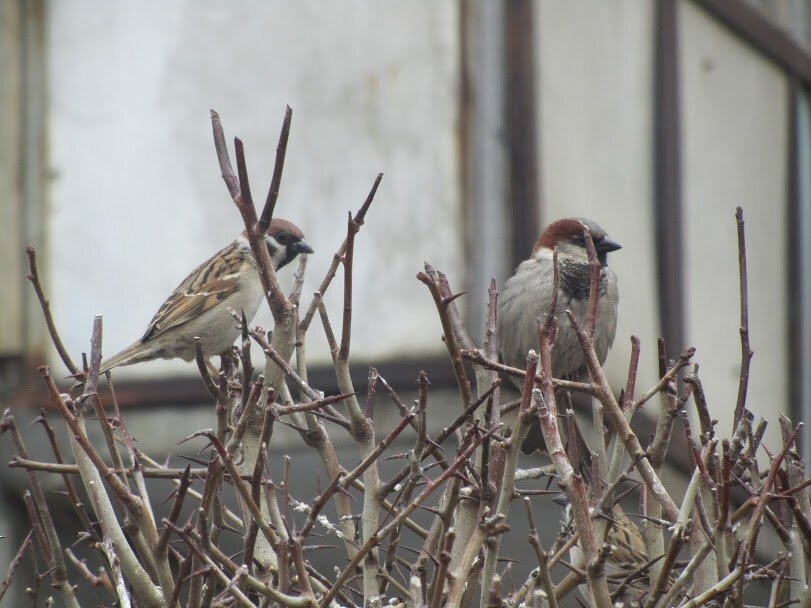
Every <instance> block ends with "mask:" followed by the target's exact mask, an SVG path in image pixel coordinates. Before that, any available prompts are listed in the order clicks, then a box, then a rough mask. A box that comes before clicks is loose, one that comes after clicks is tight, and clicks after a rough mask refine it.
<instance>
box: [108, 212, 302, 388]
mask: <svg viewBox="0 0 811 608" xmlns="http://www.w3.org/2000/svg"><path fill="white" fill-rule="evenodd" d="M265 243H266V244H267V248H268V252H269V253H270V259H271V261H272V263H273V268H274V270H277V271H278V270H280V269H281V268H283V267H284V266H286V265H287V264H289V263H290V262H292V261H293V260H294V259H296V256H297V255H299V254H300V253H313V249H312V247H310V245H308V244H307V242H306V241H305V240H304V234H303V233H302V232H301V230H300V229H299V228H298V226H296V225H295V224H293V223H292V222H288V221H287V220H284V219H279V218H273V219H272V220H271V222H270V226H269V227H268V231H267V234H266V235H265ZM263 297H264V293H263V289H262V283H261V281H260V279H259V273H258V272H257V271H256V262H255V261H254V259H253V254H252V253H251V247H250V244H249V243H248V236H247V234H246V233H245V232H244V231H243V232H242V233H241V234H240V235H239V236H237V238H235V239H234V240H233V241H232V242H231V243H230V244H229V245H227V246H226V247H224V248H223V249H220V250H219V251H218V252H217V253H215V254H214V255H213V256H211V257H210V258H209V259H208V260H206V261H205V262H203V263H202V264H200V266H198V267H197V268H195V269H194V270H192V272H191V274H189V276H187V277H186V278H185V279H184V280H183V282H182V283H180V285H178V286H177V288H175V290H174V291H173V292H172V293H171V294H170V295H169V297H168V298H166V301H165V302H164V303H163V304H162V305H161V307H160V308H159V309H158V312H156V313H155V316H154V317H152V321H150V322H149V326H148V327H147V328H146V331H145V332H144V335H143V336H141V338H140V339H139V340H137V341H136V342H134V343H133V344H131V345H130V346H128V347H127V348H125V349H124V350H122V351H121V352H120V353H118V354H116V355H114V356H112V357H110V358H109V359H107V360H105V361H102V363H101V373H105V372H107V371H109V370H111V369H113V368H114V367H118V366H121V365H132V364H133V363H141V362H143V361H151V360H153V359H173V358H180V359H183V360H184V361H191V360H192V359H194V357H195V348H194V338H195V337H199V338H201V341H202V342H201V346H202V348H203V355H204V356H205V357H206V359H208V358H209V357H211V356H214V355H220V354H223V353H224V352H227V351H228V350H229V349H230V347H231V346H232V345H233V343H234V340H236V339H237V337H238V336H239V334H240V329H239V327H238V326H237V324H236V323H235V322H234V318H233V317H232V315H231V314H230V312H229V309H233V310H235V311H236V312H238V313H239V312H241V313H243V314H244V315H245V319H246V320H247V321H248V322H250V321H251V320H252V319H253V317H254V315H256V311H257V310H259V305H260V304H261V302H262V299H263Z"/></svg>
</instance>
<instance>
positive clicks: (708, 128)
mask: <svg viewBox="0 0 811 608" xmlns="http://www.w3.org/2000/svg"><path fill="white" fill-rule="evenodd" d="M680 7H681V11H680V17H681V27H682V39H681V45H682V65H681V70H682V82H683V85H684V86H683V91H684V96H683V112H684V122H683V124H684V130H683V133H684V140H683V141H684V154H683V159H684V162H683V167H684V175H683V177H684V179H683V183H684V209H685V230H684V238H685V240H684V254H685V257H684V260H685V273H684V276H685V278H686V280H687V294H686V296H687V299H686V309H685V310H686V314H685V319H686V323H687V327H686V331H687V338H688V340H689V342H690V344H692V345H694V346H695V347H696V348H697V349H698V351H697V353H696V360H697V361H698V362H699V363H700V364H701V369H700V374H699V375H700V376H701V378H702V380H703V383H704V387H705V390H706V393H707V399H708V402H709V405H710V407H711V408H712V414H713V417H717V418H718V419H719V421H720V427H719V428H720V431H721V433H728V432H729V429H731V428H732V418H733V414H734V410H735V403H736V400H737V394H738V377H739V373H740V359H741V355H740V341H739V327H740V313H739V310H740V306H739V281H738V255H737V251H738V250H737V231H736V226H735V219H734V212H735V207H737V206H741V207H743V211H744V219H745V220H746V241H747V242H746V246H747V267H748V274H749V325H750V341H751V347H752V350H753V351H754V353H755V354H754V357H753V358H752V364H751V376H750V384H749V396H748V400H747V405H748V407H749V409H751V410H752V411H753V412H754V413H755V414H756V415H759V416H763V417H764V418H766V419H767V420H768V421H769V430H768V432H767V436H766V440H765V443H766V445H767V446H769V447H770V449H771V448H773V447H775V446H777V445H780V429H779V426H778V423H777V418H776V414H777V412H778V411H781V412H784V413H786V414H788V413H789V404H788V401H787V399H788V369H789V368H788V352H789V351H788V340H789V339H790V337H789V336H788V335H787V322H786V315H787V312H788V302H787V300H786V297H787V291H786V287H787V286H786V280H787V271H786V266H785V264H786V255H787V252H788V244H787V234H786V227H787V221H788V215H787V208H786V201H787V197H786V186H787V174H786V166H787V154H788V145H787V142H788V131H787V126H788V116H787V111H788V89H787V80H786V77H785V75H784V74H783V73H782V72H781V71H780V70H778V69H777V68H776V67H775V66H774V65H773V64H771V63H769V62H767V61H766V60H764V59H763V57H761V56H759V55H758V54H757V53H755V52H754V51H753V50H752V49H751V48H750V47H748V46H746V45H745V44H743V43H742V42H741V41H740V40H738V39H737V38H735V37H734V36H732V35H731V34H730V33H729V32H728V31H726V30H724V29H723V28H722V27H720V26H719V25H718V24H717V23H716V22H715V21H713V20H711V19H709V18H708V17H707V15H706V14H705V13H704V12H703V11H700V10H699V9H697V8H696V7H695V6H694V5H693V4H692V3H690V2H683V3H681V5H680ZM795 422H796V421H795Z"/></svg>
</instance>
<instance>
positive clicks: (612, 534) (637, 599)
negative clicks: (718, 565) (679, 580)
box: [553, 496, 677, 606]
mask: <svg viewBox="0 0 811 608" xmlns="http://www.w3.org/2000/svg"><path fill="white" fill-rule="evenodd" d="M553 500H554V501H555V502H556V503H558V504H560V505H563V506H564V507H565V510H564V517H563V522H562V523H563V525H562V531H561V535H562V537H563V538H566V537H568V536H570V535H571V534H572V532H573V529H574V528H573V518H572V510H571V505H570V504H569V502H568V500H566V498H565V496H561V497H557V498H555V499H553ZM604 517H605V519H606V520H607V525H606V531H605V542H606V544H608V545H609V546H610V549H611V552H610V553H609V554H608V558H607V560H606V570H605V573H606V577H607V579H608V587H609V590H610V591H611V593H612V595H615V596H616V597H614V598H613V600H614V605H615V606H617V605H619V604H620V603H621V604H622V605H624V606H639V605H640V604H641V600H642V598H643V597H644V596H645V595H646V594H647V593H648V592H649V591H650V581H649V579H648V571H647V567H649V566H650V563H651V562H650V559H649V558H648V551H647V548H646V546H645V539H644V537H643V536H642V532H641V531H640V529H639V526H637V524H636V523H634V522H633V521H632V520H631V518H630V517H628V515H626V514H625V511H624V510H623V509H622V507H621V506H620V505H619V504H615V505H614V506H613V507H612V509H611V513H610V514H609V515H605V516H604ZM570 557H571V559H572V561H573V562H574V563H578V562H582V560H583V554H582V551H581V550H580V547H579V546H577V545H575V546H574V547H573V548H572V550H571V551H570ZM676 574H677V573H676V572H671V573H670V575H669V577H668V580H669V584H672V582H673V581H674V580H675V575H676ZM621 585H622V588H620V586H621Z"/></svg>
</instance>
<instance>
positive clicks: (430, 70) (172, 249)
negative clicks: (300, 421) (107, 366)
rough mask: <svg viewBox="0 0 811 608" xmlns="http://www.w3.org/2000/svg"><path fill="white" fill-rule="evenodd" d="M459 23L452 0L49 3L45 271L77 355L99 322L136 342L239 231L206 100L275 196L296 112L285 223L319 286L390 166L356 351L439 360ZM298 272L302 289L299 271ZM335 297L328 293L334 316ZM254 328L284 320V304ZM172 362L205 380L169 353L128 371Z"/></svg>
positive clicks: (282, 203) (358, 280)
mask: <svg viewBox="0 0 811 608" xmlns="http://www.w3.org/2000/svg"><path fill="white" fill-rule="evenodd" d="M458 31H459V28H458V14H457V5H456V3H453V2H440V3H434V2H430V1H428V0H424V1H419V2H409V3H402V2H396V1H386V2H380V3H377V4H376V5H375V10H370V6H369V4H368V3H366V2H362V1H355V2H340V3H337V2H336V3H324V2H319V1H307V2H283V1H274V2H244V3H227V4H223V3H220V2H214V1H202V2H199V1H194V2H192V1H182V2H170V3H166V2H157V1H148V2H141V1H122V2H115V3H99V2H91V1H86V0H67V1H61V2H54V3H51V4H49V10H48V23H47V32H48V40H47V49H48V62H49V67H50V70H49V75H48V79H49V82H48V85H49V90H50V92H51V98H50V104H51V106H50V116H49V119H50V131H49V132H50V153H51V162H52V170H53V182H52V184H51V190H50V205H51V207H50V213H49V215H48V240H49V245H50V248H51V251H52V252H53V255H51V256H50V257H49V258H48V260H47V263H48V266H49V267H48V273H49V275H50V277H51V293H52V300H53V308H54V311H55V313H56V320H57V323H58V325H59V327H60V328H61V330H62V335H63V338H64V339H65V342H66V344H67V346H68V348H69V349H70V350H71V352H73V353H77V354H78V353H79V352H80V351H81V350H83V349H84V350H86V349H87V348H88V344H89V335H90V328H91V323H92V317H93V315H94V314H96V313H101V314H103V315H104V322H105V341H104V344H105V353H106V354H113V353H114V352H116V351H117V350H118V349H120V348H122V347H124V346H126V345H127V344H129V343H130V342H132V341H134V340H135V339H137V338H138V337H140V335H141V334H142V332H143V331H144V329H145V328H146V325H147V323H148V321H149V319H150V318H151V317H152V315H153V313H154V312H155V311H156V310H157V308H158V306H159V305H160V304H161V302H162V301H163V298H164V297H165V296H167V295H168V294H169V293H170V291H171V290H172V289H173V288H174V287H175V286H176V285H177V284H178V283H179V282H180V281H181V280H182V279H183V278H184V276H185V275H186V274H187V273H188V272H189V271H190V270H191V269H192V268H194V267H195V266H196V265H197V264H198V263H200V262H201V261H203V260H204V259H205V258H207V257H208V256H209V255H211V254H212V253H214V252H215V251H216V250H217V249H219V248H220V247H222V246H223V245H225V244H226V243H228V242H229V241H230V240H231V239H232V238H233V237H234V236H235V234H236V233H237V232H238V231H239V230H240V229H241V227H240V222H241V220H240V217H239V214H238V212H237V211H236V209H235V208H234V205H233V203H232V202H231V200H230V198H229V196H228V193H227V191H226V189H225V186H224V184H223V183H222V180H221V178H220V172H219V168H218V166H217V162H216V157H215V154H214V148H213V144H212V138H211V127H210V122H209V113H208V111H209V108H214V109H216V110H217V111H219V112H220V115H221V117H222V120H223V124H224V125H225V130H226V136H227V137H228V139H229V140H230V139H231V138H232V137H233V136H234V135H239V136H240V137H241V138H242V139H243V141H244V142H245V147H246V154H247V159H248V166H249V170H250V176H251V178H252V182H251V184H252V188H253V192H254V193H255V197H256V198H257V200H258V201H259V202H260V204H261V203H262V202H263V201H264V196H265V193H266V191H267V190H266V189H267V185H268V182H269V180H270V176H271V172H272V168H273V159H274V153H275V147H276V141H277V138H278V133H279V128H280V126H281V121H282V117H283V112H284V107H285V104H290V105H291V107H292V108H293V126H292V132H291V136H290V144H289V148H288V152H287V163H286V166H285V173H284V178H283V181H282V189H281V195H280V198H279V203H278V205H277V215H279V216H281V217H286V218H289V219H291V220H293V221H294V222H296V223H297V224H298V225H299V226H301V228H302V229H303V230H304V232H305V234H306V236H307V239H308V241H309V242H310V243H311V244H312V245H313V247H314V248H315V250H316V253H315V255H312V256H310V264H309V269H308V281H307V285H306V286H305V294H312V292H313V290H314V289H315V288H316V286H317V285H318V283H319V282H320V280H321V277H322V276H323V274H324V272H325V271H326V269H327V267H328V266H329V264H330V262H331V260H332V254H333V253H334V252H335V251H336V250H337V248H338V246H339V245H340V243H341V242H342V240H343V238H344V236H345V232H346V218H347V211H349V210H353V211H354V210H356V209H357V208H358V207H359V206H360V204H361V203H362V202H363V200H364V198H365V196H366V194H367V192H368V191H369V188H370V187H371V185H372V182H373V180H374V177H375V175H376V174H377V173H378V172H379V171H383V172H384V173H385V177H384V179H383V182H382V185H381V187H380V190H379V191H378V194H377V198H376V201H375V203H374V206H373V207H372V209H371V211H370V213H369V216H368V221H367V225H366V227H364V229H363V230H362V232H361V234H360V235H359V237H358V239H357V245H356V263H355V301H354V315H355V324H354V326H353V348H354V351H355V354H356V360H357V361H359V362H361V361H366V360H367V359H368V360H371V359H372V358H373V357H383V356H386V355H394V354H398V355H402V354H404V353H408V354H412V355H414V354H421V353H428V352H441V351H442V350H443V349H444V347H443V346H442V344H441V342H440V341H439V336H440V334H441V331H440V328H439V325H438V322H437V321H436V318H435V313H434V309H433V304H432V302H431V299H430V297H429V295H428V293H427V292H426V291H425V288H424V287H423V286H422V285H421V284H419V283H418V282H417V281H416V279H415V274H416V272H417V271H419V270H420V268H421V264H422V261H423V260H428V261H430V262H431V263H433V264H434V265H435V266H437V267H438V268H441V269H444V270H445V271H447V272H449V273H452V274H455V275H457V276H463V273H462V271H461V267H462V262H463V261H462V259H461V256H460V252H461V238H462V230H461V227H460V226H461V222H460V204H461V202H460V185H459V162H458V152H459V150H458V146H459V142H458V141H457V121H458V116H457V113H458V105H459V104H458V92H459V56H458V55H459V41H458ZM283 275H285V276H284V277H283V283H284V284H289V282H290V280H291V277H292V271H291V270H287V271H283ZM340 276H341V275H340V274H339V279H340ZM340 289H341V282H340V280H339V281H336V283H335V284H334V286H333V288H332V289H331V290H330V292H329V293H328V297H327V304H328V307H329V309H330V311H331V312H332V315H333V322H337V321H339V320H340V317H339V315H340V310H341V300H340V297H339V296H340ZM307 302H309V296H308V299H307ZM257 322H260V323H263V324H264V325H265V327H271V326H272V323H270V320H269V314H264V315H260V316H258V317H257ZM308 346H309V353H310V354H311V359H312V360H319V359H320V360H324V359H327V358H328V356H329V355H328V351H327V348H326V344H325V342H324V340H323V333H322V331H321V329H320V327H318V325H317V324H314V327H313V330H312V331H311V338H310V341H309V345H308ZM176 372H184V373H190V374H193V373H196V372H195V370H194V369H193V366H190V365H188V364H184V363H182V362H178V361H173V362H159V363H150V364H144V365H139V366H135V367H131V368H122V370H121V371H120V372H119V375H120V376H122V377H123V376H124V375H125V374H126V375H127V376H136V375H137V376H155V375H163V374H169V373H176Z"/></svg>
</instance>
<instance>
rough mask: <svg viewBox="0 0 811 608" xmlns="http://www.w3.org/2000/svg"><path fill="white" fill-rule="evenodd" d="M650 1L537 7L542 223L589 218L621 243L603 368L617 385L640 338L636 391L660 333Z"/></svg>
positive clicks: (650, 366) (650, 369)
mask: <svg viewBox="0 0 811 608" xmlns="http://www.w3.org/2000/svg"><path fill="white" fill-rule="evenodd" d="M653 7H654V4H653V3H647V2H643V3H640V2H636V1H634V0H630V1H623V2H580V3H575V2H558V1H555V0H547V1H543V2H540V3H539V4H538V9H539V10H537V11H536V15H537V33H538V36H539V40H540V44H539V45H538V51H539V56H540V61H539V62H538V65H539V78H538V83H539V84H538V92H539V94H538V99H539V100H540V111H541V120H540V121H539V124H540V128H539V138H540V148H539V149H540V159H541V163H542V171H541V183H542V187H543V192H542V202H543V206H544V217H543V218H542V219H543V221H544V222H545V223H548V222H550V221H552V220H555V219H557V218H559V217H565V216H571V215H576V216H587V217H591V218H593V219H595V220H596V221H597V222H598V223H599V224H600V225H601V226H602V227H603V228H605V229H606V230H607V231H608V233H609V234H610V235H611V236H612V237H613V238H614V239H616V240H617V241H619V242H620V243H622V244H623V246H624V248H623V249H622V250H621V251H618V252H616V253H612V254H611V255H610V256H609V265H610V266H611V267H612V268H614V270H615V271H616V273H617V275H618V278H619V285H620V309H619V323H618V327H617V337H616V341H615V343H614V348H613V349H612V351H611V354H610V355H609V356H608V360H607V363H606V367H607V371H608V374H609V378H610V379H611V381H612V383H613V384H614V385H615V386H616V387H620V386H622V385H624V382H625V378H626V376H627V371H628V356H629V354H630V350H631V347H630V336H631V335H632V334H633V335H636V336H638V337H639V338H640V339H641V341H642V356H641V362H640V372H639V373H640V375H639V381H638V386H639V387H640V389H641V390H645V388H647V386H648V385H650V384H652V383H654V382H655V380H656V373H657V358H656V352H657V349H656V341H657V339H658V337H659V330H658V308H657V297H656V293H657V292H656V282H655V258H654V257H653V252H654V242H653V238H654V235H653V233H652V232H651V230H650V228H651V227H652V226H653V215H652V214H653V204H652V196H653V193H652V183H653V182H652V179H651V175H652V171H653V155H652V141H653V137H652V132H651V129H652V101H651V95H652V91H653V83H652V70H653V64H652V57H653V39H652V29H653Z"/></svg>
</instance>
